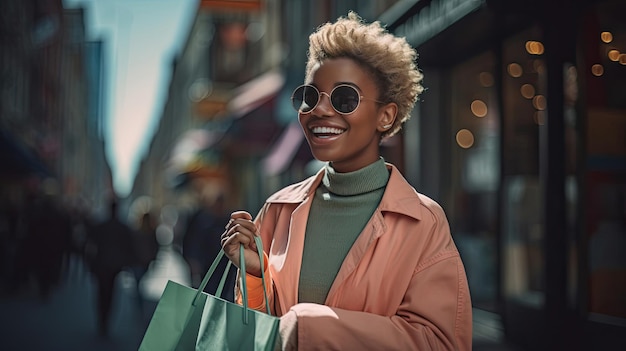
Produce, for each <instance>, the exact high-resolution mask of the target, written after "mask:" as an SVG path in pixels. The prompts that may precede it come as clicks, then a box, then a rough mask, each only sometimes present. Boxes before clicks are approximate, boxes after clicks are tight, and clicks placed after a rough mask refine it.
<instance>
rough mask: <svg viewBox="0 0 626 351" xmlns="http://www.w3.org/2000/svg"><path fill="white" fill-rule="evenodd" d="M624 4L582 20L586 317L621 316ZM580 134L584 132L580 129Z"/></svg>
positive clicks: (625, 261) (625, 243) (625, 222)
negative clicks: (583, 24)
mask: <svg viewBox="0 0 626 351" xmlns="http://www.w3.org/2000/svg"><path fill="white" fill-rule="evenodd" d="M624 13H626V4H624V2H623V1H605V2H602V3H601V4H599V5H597V7H596V8H595V11H590V12H589V13H588V16H587V17H586V21H585V28H584V30H583V32H582V33H584V38H585V39H584V41H583V47H582V48H581V52H582V53H583V57H584V59H583V60H582V62H581V64H580V65H579V70H580V72H584V74H582V73H581V76H582V77H583V78H584V84H583V89H584V92H585V94H584V96H585V104H584V109H583V116H584V120H585V127H586V128H584V129H582V130H581V134H582V135H583V137H584V138H586V143H585V148H584V149H585V152H584V154H585V172H584V187H585V192H584V194H585V201H584V203H583V213H584V215H583V217H584V220H585V223H586V225H585V226H584V234H583V239H584V240H585V241H586V242H587V243H588V245H587V246H586V250H587V252H586V254H587V270H588V276H587V284H586V286H588V288H589V291H588V294H587V296H588V301H587V303H588V311H589V313H590V315H589V316H590V318H601V319H602V320H606V319H614V318H619V319H621V321H622V322H621V323H624V322H623V321H624V319H625V318H626V87H625V85H624V84H625V82H626V21H624V15H623V14H624ZM583 133H584V134H583Z"/></svg>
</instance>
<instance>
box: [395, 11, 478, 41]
mask: <svg viewBox="0 0 626 351" xmlns="http://www.w3.org/2000/svg"><path fill="white" fill-rule="evenodd" d="M483 4H485V0H432V1H431V2H430V4H429V5H428V6H426V7H424V8H423V9H421V10H420V11H419V12H418V13H417V14H415V15H414V16H413V17H411V18H409V19H408V20H407V21H406V22H405V23H403V24H402V25H400V26H398V28H397V29H396V31H395V32H396V34H397V35H399V36H404V37H406V39H407V40H408V41H409V42H410V43H411V45H413V46H418V45H421V44H423V43H424V42H425V41H427V40H428V39H430V38H432V37H434V36H435V35H437V34H438V33H440V32H441V31H443V30H444V29H446V28H447V27H449V26H450V25H452V24H453V23H454V22H456V21H458V20H460V19H461V18H463V17H465V16H466V15H467V14H469V13H470V12H472V11H474V10H476V9H478V8H480V7H481V6H483Z"/></svg>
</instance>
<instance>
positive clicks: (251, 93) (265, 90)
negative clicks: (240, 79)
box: [227, 71, 285, 118]
mask: <svg viewBox="0 0 626 351" xmlns="http://www.w3.org/2000/svg"><path fill="white" fill-rule="evenodd" d="M284 84H285V76H284V74H283V73H281V72H279V71H269V72H267V73H264V74H262V75H260V76H258V77H256V78H254V79H252V80H250V81H249V82H247V83H245V84H243V85H241V86H239V87H237V88H236V89H235V92H234V94H233V96H234V97H233V98H232V99H231V100H230V101H229V102H228V105H227V110H228V112H229V113H230V115H231V117H233V118H240V117H242V116H245V115H246V114H248V113H249V112H251V111H252V110H254V109H256V108H257V107H259V106H261V105H263V104H264V103H265V102H266V101H267V100H269V99H271V98H273V97H274V96H276V94H278V92H279V91H280V89H281V88H282V87H283V85H284Z"/></svg>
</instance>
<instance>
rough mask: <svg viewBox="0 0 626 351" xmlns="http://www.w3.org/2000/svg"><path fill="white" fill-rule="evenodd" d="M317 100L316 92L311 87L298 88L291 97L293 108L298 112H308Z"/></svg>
mask: <svg viewBox="0 0 626 351" xmlns="http://www.w3.org/2000/svg"><path fill="white" fill-rule="evenodd" d="M318 100H319V94H318V93H317V90H315V88H313V87H311V86H301V87H298V88H297V89H296V90H295V91H294V92H293V95H292V96H291V102H292V104H293V108H294V109H295V110H296V111H299V112H305V113H306V112H310V111H311V110H312V109H314V108H315V105H317V102H318Z"/></svg>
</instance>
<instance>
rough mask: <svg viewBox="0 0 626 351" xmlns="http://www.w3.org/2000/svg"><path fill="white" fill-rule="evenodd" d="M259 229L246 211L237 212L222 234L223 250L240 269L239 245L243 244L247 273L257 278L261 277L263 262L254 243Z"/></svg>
mask: <svg viewBox="0 0 626 351" xmlns="http://www.w3.org/2000/svg"><path fill="white" fill-rule="evenodd" d="M257 235H258V233H257V228H256V225H254V222H252V216H251V215H250V214H249V213H248V212H246V211H236V212H233V213H232V214H231V215H230V221H228V224H227V225H226V230H225V231H224V234H222V248H223V249H224V254H226V256H227V257H228V258H229V259H230V260H231V261H232V262H233V263H234V264H235V266H237V267H240V268H241V266H240V258H239V245H241V244H243V248H244V255H245V259H246V273H247V274H251V275H253V276H255V277H260V276H261V262H260V260H259V254H258V250H257V247H256V244H255V242H254V237H255V236H257Z"/></svg>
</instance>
